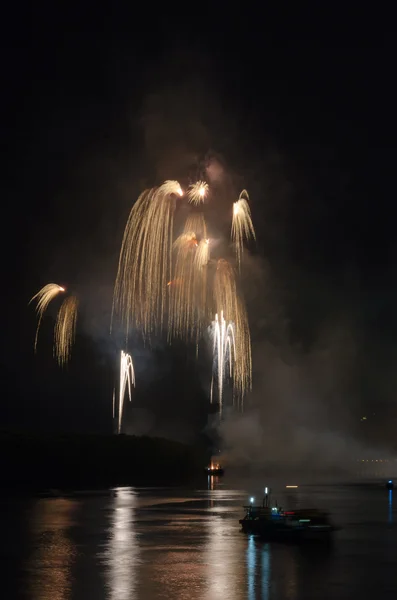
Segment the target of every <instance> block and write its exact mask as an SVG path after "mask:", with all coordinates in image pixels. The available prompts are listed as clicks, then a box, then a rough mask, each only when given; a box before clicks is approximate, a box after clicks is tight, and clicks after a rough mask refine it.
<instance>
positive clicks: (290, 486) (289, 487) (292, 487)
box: [285, 485, 298, 489]
mask: <svg viewBox="0 0 397 600" xmlns="http://www.w3.org/2000/svg"><path fill="white" fill-rule="evenodd" d="M285 487H286V488H288V489H296V488H297V487H298V486H297V485H286V486H285Z"/></svg>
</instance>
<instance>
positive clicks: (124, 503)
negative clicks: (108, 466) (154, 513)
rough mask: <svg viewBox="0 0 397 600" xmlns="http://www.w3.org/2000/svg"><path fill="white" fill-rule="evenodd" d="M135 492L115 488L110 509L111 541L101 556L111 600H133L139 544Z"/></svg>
mask: <svg viewBox="0 0 397 600" xmlns="http://www.w3.org/2000/svg"><path fill="white" fill-rule="evenodd" d="M135 500H136V492H135V491H134V490H133V488H118V489H116V490H115V492H114V501H113V506H112V509H111V511H112V512H111V517H110V521H111V526H110V532H109V533H110V539H109V543H108V547H107V549H106V551H105V554H104V559H105V564H106V565H107V571H108V572H107V586H108V588H109V590H110V595H109V598H110V600H129V599H130V598H134V594H135V592H136V586H137V577H138V572H139V569H138V566H139V542H138V536H137V532H136V526H135Z"/></svg>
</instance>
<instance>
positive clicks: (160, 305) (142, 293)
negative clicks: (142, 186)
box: [112, 181, 183, 337]
mask: <svg viewBox="0 0 397 600" xmlns="http://www.w3.org/2000/svg"><path fill="white" fill-rule="evenodd" d="M182 195H183V192H182V189H181V187H180V185H179V183H178V182H177V181H165V182H164V183H163V184H162V185H161V186H160V187H158V188H152V189H150V190H146V191H144V192H143V193H142V194H141V195H140V196H139V198H138V200H137V201H136V203H135V204H134V206H133V207H132V210H131V212H130V215H129V217H128V221H127V225H126V227H125V231H124V237H123V242H122V246H121V251H120V258H119V266H118V272H117V278H116V284H115V290H114V298H113V309H112V319H113V315H114V313H115V311H116V310H117V309H118V310H119V311H120V313H121V318H122V321H123V322H125V324H126V326H127V334H128V330H129V326H130V324H131V323H132V324H134V325H135V326H137V327H140V328H141V329H142V333H143V335H144V336H145V337H146V336H150V334H151V333H153V332H154V331H155V330H157V329H162V327H163V324H164V314H165V310H166V300H167V283H168V282H169V281H170V280H171V259H172V232H173V218H174V211H175V207H176V199H175V198H176V196H182Z"/></svg>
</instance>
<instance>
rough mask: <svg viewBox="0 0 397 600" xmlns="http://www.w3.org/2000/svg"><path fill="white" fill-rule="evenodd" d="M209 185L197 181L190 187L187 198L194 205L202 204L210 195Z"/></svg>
mask: <svg viewBox="0 0 397 600" xmlns="http://www.w3.org/2000/svg"><path fill="white" fill-rule="evenodd" d="M208 189H209V186H208V183H206V182H205V181H196V183H193V184H192V185H190V186H189V189H188V192H187V196H188V198H189V202H191V203H192V204H196V205H198V204H202V203H203V202H204V200H205V198H206V197H207V194H208Z"/></svg>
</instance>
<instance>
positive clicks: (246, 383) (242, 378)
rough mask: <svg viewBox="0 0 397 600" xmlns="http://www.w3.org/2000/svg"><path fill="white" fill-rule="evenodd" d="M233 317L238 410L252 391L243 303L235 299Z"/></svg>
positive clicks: (249, 355)
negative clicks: (235, 309)
mask: <svg viewBox="0 0 397 600" xmlns="http://www.w3.org/2000/svg"><path fill="white" fill-rule="evenodd" d="M236 308H237V311H236V314H235V315H234V319H233V322H234V327H235V346H236V360H235V364H234V376H233V391H234V397H235V398H237V401H238V403H239V406H240V409H241V410H243V408H244V396H245V394H246V393H247V392H248V391H251V389H252V355H251V335H250V329H249V324H248V317H247V311H246V309H245V306H244V303H243V301H242V300H241V299H240V298H237V306H236Z"/></svg>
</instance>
